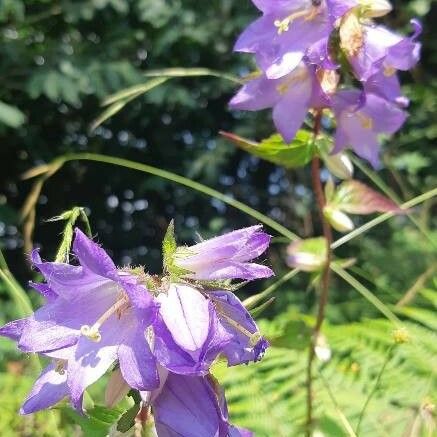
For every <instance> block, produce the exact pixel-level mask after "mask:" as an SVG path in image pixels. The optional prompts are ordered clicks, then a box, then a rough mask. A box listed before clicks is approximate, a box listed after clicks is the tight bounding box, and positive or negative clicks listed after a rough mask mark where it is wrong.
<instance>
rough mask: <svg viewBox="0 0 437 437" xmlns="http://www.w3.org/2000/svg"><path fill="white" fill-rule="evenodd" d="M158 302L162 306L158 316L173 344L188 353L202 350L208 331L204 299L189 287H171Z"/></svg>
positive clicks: (207, 313)
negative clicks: (169, 334)
mask: <svg viewBox="0 0 437 437" xmlns="http://www.w3.org/2000/svg"><path fill="white" fill-rule="evenodd" d="M157 300H158V301H159V302H160V304H161V308H160V310H159V312H160V315H161V317H162V319H163V321H164V323H165V324H166V326H167V328H168V329H169V331H170V332H171V335H172V337H173V339H174V341H175V342H176V344H178V345H179V346H180V347H181V348H182V349H184V350H185V351H187V352H194V351H197V350H200V349H202V347H203V344H204V343H205V340H206V339H207V337H208V328H209V308H208V301H207V300H206V298H205V297H204V296H203V295H202V294H201V293H200V292H199V291H197V290H196V289H194V288H192V287H189V286H186V285H175V284H172V285H171V286H170V288H169V290H168V292H167V293H161V294H160V295H159V296H158V298H157Z"/></svg>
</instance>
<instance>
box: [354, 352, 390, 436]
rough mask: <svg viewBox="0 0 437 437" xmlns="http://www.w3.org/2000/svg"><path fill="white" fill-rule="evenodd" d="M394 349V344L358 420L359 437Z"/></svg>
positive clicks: (357, 431) (357, 432)
mask: <svg viewBox="0 0 437 437" xmlns="http://www.w3.org/2000/svg"><path fill="white" fill-rule="evenodd" d="M393 348H394V344H392V345H391V346H390V348H389V350H388V352H387V356H386V358H385V360H384V364H383V365H382V367H381V370H380V371H379V373H378V376H377V378H376V381H375V385H374V386H373V388H372V390H371V391H370V393H369V395H368V396H367V399H366V402H365V403H364V405H363V408H362V410H361V412H360V417H359V418H358V423H357V428H356V431H355V433H356V434H357V435H359V433H360V427H361V422H362V421H363V418H364V414H365V412H366V409H367V407H368V405H369V403H370V401H371V400H372V398H373V395H374V394H375V393H376V390H378V387H379V384H380V383H381V379H382V375H383V374H384V371H385V369H386V367H387V365H388V363H389V362H390V360H391V352H392V350H393Z"/></svg>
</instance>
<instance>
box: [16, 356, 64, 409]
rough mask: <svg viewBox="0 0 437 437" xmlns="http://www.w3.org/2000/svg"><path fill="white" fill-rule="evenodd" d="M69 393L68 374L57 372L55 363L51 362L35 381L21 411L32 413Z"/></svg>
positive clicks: (52, 403)
mask: <svg viewBox="0 0 437 437" xmlns="http://www.w3.org/2000/svg"><path fill="white" fill-rule="evenodd" d="M67 395H68V387H67V374H66V373H64V374H61V373H58V372H56V370H55V365H54V364H50V365H48V366H47V367H46V368H45V369H44V370H43V371H42V373H41V375H40V376H39V378H38V379H37V380H36V381H35V384H34V385H33V387H32V390H31V391H30V393H29V394H28V396H27V398H26V400H25V401H24V404H23V406H22V407H21V409H20V413H21V414H30V413H35V412H36V411H39V410H43V409H45V408H48V407H51V406H52V405H54V404H56V403H57V402H59V401H60V400H61V399H63V398H64V397H65V396H67Z"/></svg>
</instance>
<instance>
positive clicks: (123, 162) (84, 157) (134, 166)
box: [58, 153, 299, 240]
mask: <svg viewBox="0 0 437 437" xmlns="http://www.w3.org/2000/svg"><path fill="white" fill-rule="evenodd" d="M58 159H59V160H60V161H62V162H64V163H66V162H70V161H95V162H101V163H104V164H110V165H117V166H119V167H125V168H129V169H131V170H137V171H141V172H143V173H149V174H151V175H154V176H158V177H160V178H163V179H167V180H169V181H172V182H176V183H178V184H180V185H184V186H186V187H188V188H191V189H193V190H196V191H199V192H200V193H203V194H206V195H208V196H210V197H213V198H215V199H217V200H220V201H222V202H223V203H226V204H227V205H230V206H232V207H234V208H236V209H238V210H240V211H242V212H244V213H245V214H247V215H250V216H251V217H253V218H254V219H256V220H258V221H260V222H261V223H264V224H265V225H266V226H269V227H270V228H272V229H274V230H275V231H277V232H278V233H279V234H281V235H282V236H284V237H286V238H288V239H289V240H298V239H299V237H298V236H297V235H296V234H295V233H293V232H291V231H290V230H288V229H287V228H286V227H285V226H282V225H281V224H280V223H278V222H276V221H275V220H273V219H271V218H270V217H268V216H266V215H264V214H262V213H260V212H258V211H257V210H255V209H253V208H251V207H250V206H248V205H245V204H244V203H242V202H240V201H238V200H235V199H233V198H232V197H229V196H226V195H225V194H222V193H220V192H219V191H217V190H214V189H213V188H210V187H207V186H206V185H203V184H201V183H199V182H195V181H192V180H191V179H188V178H186V177H183V176H180V175H177V174H175V173H172V172H170V171H167V170H162V169H159V168H157V167H153V166H151V165H147V164H140V163H138V162H134V161H129V160H127V159H122V158H117V157H114V156H105V155H100V154H96V153H75V154H71V155H65V156H61V157H60V158H58Z"/></svg>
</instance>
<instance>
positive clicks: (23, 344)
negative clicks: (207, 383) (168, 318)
mask: <svg viewBox="0 0 437 437" xmlns="http://www.w3.org/2000/svg"><path fill="white" fill-rule="evenodd" d="M73 251H74V253H75V255H76V257H77V258H78V261H79V263H80V265H78V266H73V265H69V264H64V263H51V262H42V261H41V258H40V257H39V254H38V252H37V251H34V252H33V254H32V262H33V264H34V266H35V267H36V268H38V269H39V271H40V272H41V273H42V274H43V276H44V277H45V279H46V281H47V283H46V285H45V286H40V285H37V286H36V288H37V289H38V290H39V291H42V292H43V293H45V294H46V295H47V296H48V299H47V303H46V304H45V305H44V306H43V307H41V308H40V309H39V310H37V311H35V313H34V314H32V315H31V316H30V317H28V318H26V319H23V320H20V321H15V322H11V323H9V324H7V325H6V326H4V327H2V328H0V335H4V336H7V337H9V338H13V339H15V340H16V341H17V342H18V347H19V348H20V349H21V350H22V351H24V352H34V353H40V354H44V355H46V356H49V357H51V358H53V359H55V360H56V363H57V366H56V369H55V370H53V368H51V367H49V368H48V369H47V371H46V372H45V373H43V375H42V376H41V377H40V379H39V380H38V381H37V383H36V385H35V387H34V389H33V391H32V393H31V397H30V398H31V399H32V404H31V405H32V406H31V407H29V406H26V404H25V405H24V406H23V411H24V412H32V411H36V410H37V409H41V408H45V407H46V404H47V402H48V400H47V399H52V398H53V399H54V398H56V396H57V395H56V394H54V393H52V392H51V391H50V388H51V387H50V386H51V385H54V386H56V385H58V386H59V387H58V388H59V390H58V391H56V390H55V392H56V393H58V394H59V393H60V392H61V388H60V387H61V386H62V390H63V389H64V388H65V387H64V385H63V383H62V384H61V382H60V381H61V378H58V377H57V376H56V375H55V373H56V372H58V373H59V374H60V375H66V383H67V386H68V394H69V397H70V398H71V401H72V403H73V405H74V406H75V408H77V409H78V410H81V408H82V395H83V392H84V390H85V389H86V387H88V386H89V385H91V384H92V383H94V382H95V381H97V379H99V378H100V377H101V376H102V375H103V374H104V373H105V372H106V371H107V370H108V369H109V368H110V366H111V365H112V364H113V363H114V362H115V361H118V362H119V365H120V369H121V372H122V373H123V376H124V377H125V379H126V381H127V382H128V383H129V385H130V386H131V387H133V388H135V389H138V390H149V389H153V388H156V387H157V386H158V385H159V380H158V374H157V370H156V360H155V358H154V356H153V355H152V352H151V350H150V347H149V342H148V341H147V339H146V335H147V330H148V328H149V326H150V325H151V323H152V322H153V321H154V319H155V317H156V314H157V310H158V304H157V303H156V302H155V301H154V299H153V297H152V296H151V294H149V292H148V291H147V289H146V288H145V286H144V285H142V284H140V283H139V281H138V280H137V278H136V277H135V276H133V275H131V274H129V273H126V272H123V271H119V270H117V268H116V267H115V265H114V263H113V262H112V260H111V259H110V257H109V256H108V255H107V254H106V252H105V251H104V250H103V249H102V248H101V247H99V246H98V245H97V244H95V243H94V242H92V241H91V240H90V239H88V238H87V237H86V236H85V235H84V234H83V233H82V232H81V231H79V230H76V236H75V240H74V245H73ZM63 378H64V379H65V377H63ZM64 379H62V381H64ZM49 380H50V381H54V382H50V381H49ZM48 381H49V382H48ZM47 390H48V392H49V393H52V394H50V396H48V395H47V396H48V397H46V393H47ZM38 402H39V403H38ZM50 402H51V401H50Z"/></svg>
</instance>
